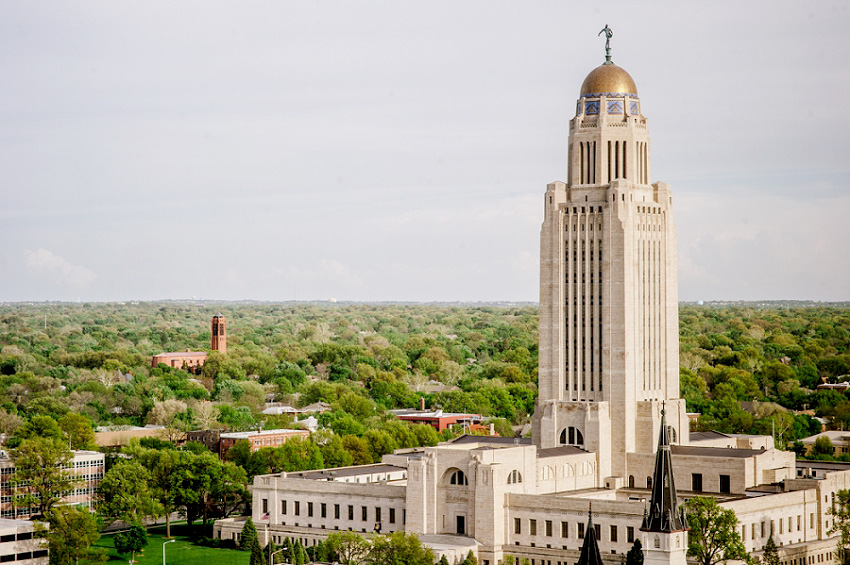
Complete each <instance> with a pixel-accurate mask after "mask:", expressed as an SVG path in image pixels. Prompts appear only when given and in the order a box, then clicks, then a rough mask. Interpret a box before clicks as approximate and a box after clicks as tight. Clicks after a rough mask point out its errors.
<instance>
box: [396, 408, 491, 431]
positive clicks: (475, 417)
mask: <svg viewBox="0 0 850 565" xmlns="http://www.w3.org/2000/svg"><path fill="white" fill-rule="evenodd" d="M393 414H395V417H396V418H398V419H399V420H405V421H407V422H412V423H414V424H428V425H429V426H434V428H436V429H437V431H438V432H442V431H443V430H446V429H448V428H450V427H452V426H454V425H455V424H460V425H462V426H471V425H474V424H480V423H481V420H482V418H481V414H465V413H460V412H443V411H442V410H393Z"/></svg>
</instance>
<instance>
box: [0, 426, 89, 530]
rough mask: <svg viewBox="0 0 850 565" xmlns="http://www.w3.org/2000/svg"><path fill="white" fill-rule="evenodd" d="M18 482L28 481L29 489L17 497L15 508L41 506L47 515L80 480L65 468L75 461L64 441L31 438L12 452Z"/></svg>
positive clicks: (22, 442)
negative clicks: (63, 494) (72, 460)
mask: <svg viewBox="0 0 850 565" xmlns="http://www.w3.org/2000/svg"><path fill="white" fill-rule="evenodd" d="M12 459H14V461H15V468H16V471H15V481H18V482H21V481H27V482H28V484H29V488H27V489H25V490H24V492H22V493H21V494H19V495H17V496H16V500H15V504H16V506H24V507H40V508H41V513H42V514H44V515H47V514H48V513H49V512H50V510H52V509H53V507H54V506H55V505H56V503H57V502H59V500H61V498H62V493H63V492H65V491H69V490H71V489H72V488H73V487H74V486H75V485H76V484H77V483H78V482H79V481H78V480H77V479H76V477H74V475H72V474H71V473H70V472H68V471H66V470H65V469H63V468H62V467H63V466H67V465H68V463H69V462H70V461H71V459H72V454H71V450H70V449H68V447H67V446H66V445H65V444H63V443H62V442H61V441H56V440H54V439H51V438H43V437H32V438H29V439H25V440H23V441H21V443H20V445H19V446H18V447H16V448H15V449H13V450H12Z"/></svg>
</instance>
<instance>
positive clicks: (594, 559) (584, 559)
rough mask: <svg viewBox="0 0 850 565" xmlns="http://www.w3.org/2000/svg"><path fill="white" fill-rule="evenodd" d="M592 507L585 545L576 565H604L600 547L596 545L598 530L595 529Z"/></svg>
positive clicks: (588, 511) (589, 508)
mask: <svg viewBox="0 0 850 565" xmlns="http://www.w3.org/2000/svg"><path fill="white" fill-rule="evenodd" d="M592 508H593V507H592V506H588V508H587V527H586V528H585V529H584V543H582V544H581V555H580V556H579V558H578V563H576V565H603V564H602V555H601V554H600V553H599V545H598V544H597V543H596V528H594V527H593V510H592Z"/></svg>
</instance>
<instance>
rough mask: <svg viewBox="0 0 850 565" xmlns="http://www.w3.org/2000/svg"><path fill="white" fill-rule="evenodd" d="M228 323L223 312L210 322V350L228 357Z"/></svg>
mask: <svg viewBox="0 0 850 565" xmlns="http://www.w3.org/2000/svg"><path fill="white" fill-rule="evenodd" d="M226 326H227V322H226V321H225V319H224V316H222V314H221V312H219V313H218V314H216V315H215V316H213V317H212V321H211V322H210V349H212V350H213V351H220V352H221V354H222V355H227V332H226V331H225V330H226Z"/></svg>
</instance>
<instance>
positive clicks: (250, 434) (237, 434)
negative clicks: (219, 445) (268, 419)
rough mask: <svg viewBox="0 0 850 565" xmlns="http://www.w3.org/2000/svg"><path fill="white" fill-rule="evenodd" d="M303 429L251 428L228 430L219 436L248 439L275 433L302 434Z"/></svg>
mask: <svg viewBox="0 0 850 565" xmlns="http://www.w3.org/2000/svg"><path fill="white" fill-rule="evenodd" d="M303 433H304V430H286V429H279V430H252V431H250V432H230V433H227V434H221V437H223V438H226V439H248V438H250V437H255V436H272V435H277V434H303Z"/></svg>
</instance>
